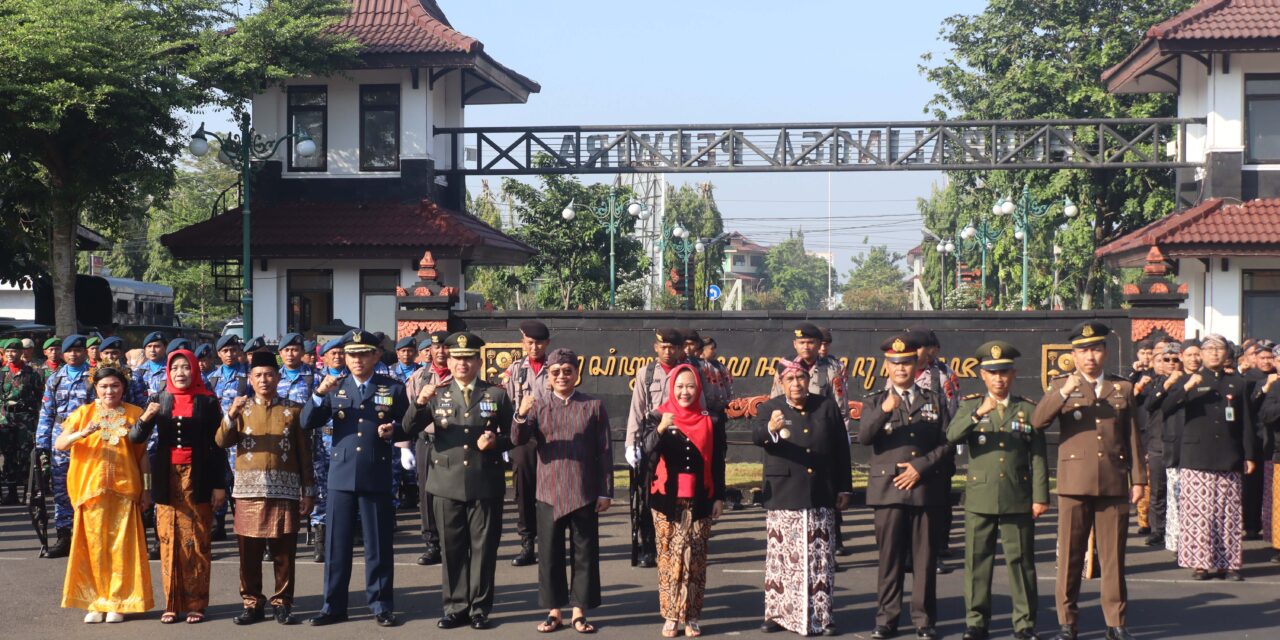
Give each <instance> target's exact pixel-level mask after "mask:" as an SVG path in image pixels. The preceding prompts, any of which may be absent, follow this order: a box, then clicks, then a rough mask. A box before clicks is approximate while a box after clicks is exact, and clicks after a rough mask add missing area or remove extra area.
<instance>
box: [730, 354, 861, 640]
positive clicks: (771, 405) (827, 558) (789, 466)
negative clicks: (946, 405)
mask: <svg viewBox="0 0 1280 640" xmlns="http://www.w3.org/2000/svg"><path fill="white" fill-rule="evenodd" d="M778 366H779V367H780V372H779V379H780V382H781V383H782V387H783V392H784V393H783V395H781V396H778V397H776V398H773V399H771V400H769V401H768V402H765V403H764V404H762V405H760V409H759V413H758V414H757V415H758V418H759V420H758V421H757V423H756V425H755V427H754V429H753V434H752V435H753V439H754V441H755V444H756V445H758V446H760V447H761V448H763V449H764V496H763V499H764V507H765V509H768V512H769V513H768V517H767V520H766V529H767V541H766V542H767V545H766V555H765V578H764V624H763V625H762V626H761V630H762V631H765V632H770V631H777V630H778V629H779V628H785V629H787V630H789V631H792V632H795V633H798V634H800V635H814V634H819V633H821V634H824V635H835V633H836V631H835V626H834V624H833V622H832V617H831V610H832V602H831V593H832V590H833V589H834V583H835V557H834V551H835V547H834V543H835V536H836V531H835V513H836V510H837V509H844V508H845V507H847V506H848V504H849V493H850V492H851V491H852V489H853V487H852V469H851V468H850V460H849V434H848V431H847V430H846V429H845V426H844V420H843V419H842V418H841V415H840V410H839V409H837V408H836V405H835V403H834V402H832V400H831V399H830V398H828V397H826V396H821V395H814V394H810V393H809V371H808V369H805V368H804V367H802V366H800V365H798V364H796V363H794V362H790V361H786V360H783V361H780V362H779V363H778ZM806 578H807V580H806Z"/></svg>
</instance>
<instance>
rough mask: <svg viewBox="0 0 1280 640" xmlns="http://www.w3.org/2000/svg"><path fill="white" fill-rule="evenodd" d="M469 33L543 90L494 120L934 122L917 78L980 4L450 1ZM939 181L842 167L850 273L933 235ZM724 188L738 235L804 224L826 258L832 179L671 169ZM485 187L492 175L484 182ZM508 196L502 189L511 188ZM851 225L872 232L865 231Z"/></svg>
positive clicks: (840, 209)
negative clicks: (924, 226) (926, 208)
mask: <svg viewBox="0 0 1280 640" xmlns="http://www.w3.org/2000/svg"><path fill="white" fill-rule="evenodd" d="M440 5H441V7H442V8H443V9H444V11H445V13H446V14H447V15H448V16H449V20H450V22H452V23H453V26H454V27H455V28H457V29H458V30H460V31H462V32H463V33H466V34H468V35H471V36H474V37H476V38H478V39H480V40H481V41H482V42H484V44H485V50H486V51H487V52H489V53H490V54H491V55H493V56H494V57H496V58H497V59H498V60H499V61H501V62H502V63H503V64H506V65H509V66H511V67H513V68H515V69H516V70H518V71H520V72H521V73H523V74H525V75H527V76H529V77H531V78H533V79H535V80H537V81H538V82H539V83H540V84H541V85H542V92H541V93H539V94H535V95H533V96H531V97H530V98H529V102H528V103H527V104H524V105H510V106H507V105H503V106H476V107H469V108H468V109H467V113H466V122H467V124H468V125H470V126H483V125H520V124H539V125H562V124H663V123H675V122H687V123H699V122H708V123H711V122H719V123H724V122H822V121H866V120H885V119H896V120H921V119H926V116H925V114H924V112H923V107H924V104H925V103H926V102H928V100H929V99H930V98H931V97H932V95H933V93H934V89H933V87H932V85H930V84H929V83H928V82H927V81H926V80H925V79H924V78H923V77H921V75H920V73H919V72H918V70H917V65H918V64H919V63H920V56H921V54H923V53H925V52H930V51H931V52H935V54H942V53H943V52H944V51H945V49H944V47H943V44H942V43H941V42H940V41H939V40H938V29H939V28H940V26H941V24H942V20H943V19H944V18H946V17H947V16H950V15H953V14H955V13H976V12H978V11H980V10H981V9H982V7H983V6H985V3H984V2H979V1H977V0H949V1H946V2H941V1H936V0H927V1H919V0H917V1H914V2H903V3H880V2H875V3H873V2H864V1H854V0H844V1H827V0H823V1H798V2H792V3H781V2H762V1H757V0H746V1H743V0H739V1H735V2H730V1H728V0H697V1H690V0H684V1H682V2H677V1H674V0H653V1H649V2H643V3H623V2H614V1H608V2H604V1H600V0H547V1H538V2H533V1H520V2H515V1H512V0H466V1H462V0H440ZM941 178H942V176H941V174H938V173H908V172H883V173H881V172H877V173H835V174H832V178H831V200H832V206H831V210H832V216H833V218H834V222H833V224H832V226H833V227H834V228H836V229H841V228H843V229H845V230H843V231H836V232H835V233H833V234H832V236H833V237H832V248H833V250H834V253H835V255H836V267H837V269H839V270H840V271H841V272H844V271H846V270H847V269H848V267H849V266H850V261H849V258H850V257H851V256H852V255H855V254H856V253H858V252H859V251H861V250H863V247H864V246H866V245H864V244H863V241H864V238H865V239H866V240H867V242H869V243H870V244H887V245H889V247H890V248H891V249H893V250H896V251H899V252H903V253H905V252H906V250H907V249H909V248H911V247H912V246H915V244H917V243H918V242H919V241H920V224H919V220H918V218H916V217H914V214H915V213H916V207H915V198H917V197H919V196H926V195H928V193H929V190H930V187H931V185H932V184H933V183H935V182H937V181H939V180H941ZM708 179H710V180H711V181H712V182H713V183H714V184H715V185H716V191H715V195H716V200H717V202H718V203H719V205H720V210H721V212H722V214H723V215H724V216H725V218H726V220H725V225H726V228H727V229H734V230H738V231H741V232H743V233H744V234H746V235H748V236H750V237H751V238H752V239H754V240H756V241H758V242H761V243H764V244H773V243H776V242H778V241H780V240H782V239H785V238H786V237H787V234H788V232H789V230H790V229H794V228H800V227H803V228H804V229H805V230H806V244H807V245H809V247H810V248H811V249H814V250H818V251H825V250H826V244H827V233H826V228H827V221H826V215H827V174H822V173H805V174H795V173H788V174H747V175H735V176H726V175H723V174H717V175H680V176H676V175H670V176H668V181H669V182H671V183H673V184H679V183H681V182H689V183H696V182H700V181H704V180H708ZM470 186H471V188H472V190H473V192H474V191H476V190H477V187H478V180H477V179H472V184H471V185H470ZM495 186H496V185H495ZM851 227H862V228H860V229H850V228H851Z"/></svg>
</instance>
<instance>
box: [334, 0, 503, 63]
mask: <svg viewBox="0 0 1280 640" xmlns="http://www.w3.org/2000/svg"><path fill="white" fill-rule="evenodd" d="M335 30H336V31H338V32H340V33H344V34H347V35H350V36H351V37H353V38H355V39H356V40H357V41H359V42H360V44H362V45H364V52H365V53H478V52H479V51H480V50H481V49H482V48H484V45H483V44H481V43H480V41H479V40H476V39H475V38H472V37H471V36H468V35H466V34H463V33H459V32H458V31H455V30H454V29H453V27H452V26H450V25H449V21H448V19H447V18H445V17H444V12H443V11H441V10H440V8H439V7H438V6H436V4H435V2H433V1H432V0H352V2H351V15H349V16H347V17H346V18H345V19H343V20H342V22H341V23H339V24H338V26H337V27H335Z"/></svg>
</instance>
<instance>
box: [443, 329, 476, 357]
mask: <svg viewBox="0 0 1280 640" xmlns="http://www.w3.org/2000/svg"><path fill="white" fill-rule="evenodd" d="M444 346H446V347H448V348H449V357H456V358H471V357H475V356H478V355H480V347H483V346H484V340H482V339H480V336H478V335H476V334H474V333H469V332H467V331H459V332H457V333H455V334H453V335H451V336H449V338H448V339H446V340H445V341H444Z"/></svg>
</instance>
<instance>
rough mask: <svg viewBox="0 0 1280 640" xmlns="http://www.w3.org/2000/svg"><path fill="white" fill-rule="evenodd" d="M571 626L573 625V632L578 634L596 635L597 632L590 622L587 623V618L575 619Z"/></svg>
mask: <svg viewBox="0 0 1280 640" xmlns="http://www.w3.org/2000/svg"><path fill="white" fill-rule="evenodd" d="M570 624H572V625H573V630H574V631H577V632H578V633H595V632H596V628H595V627H593V626H591V623H590V622H587V617H586V616H578V617H576V618H574V619H573V621H572V622H571V623H570Z"/></svg>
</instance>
